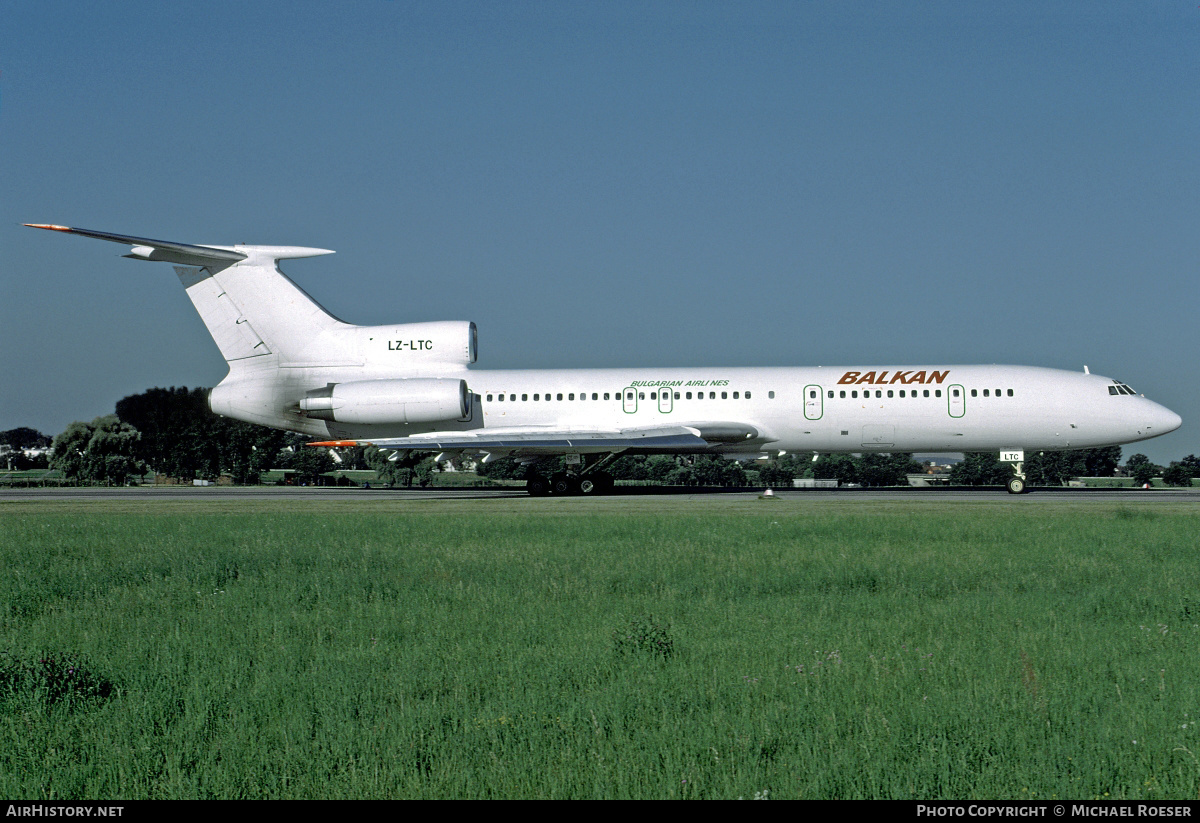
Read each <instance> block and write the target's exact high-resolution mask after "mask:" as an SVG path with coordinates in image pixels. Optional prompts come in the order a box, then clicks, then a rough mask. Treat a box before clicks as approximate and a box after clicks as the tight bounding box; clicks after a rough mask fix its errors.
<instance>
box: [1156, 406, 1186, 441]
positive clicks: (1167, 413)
mask: <svg viewBox="0 0 1200 823" xmlns="http://www.w3.org/2000/svg"><path fill="white" fill-rule="evenodd" d="M1159 408H1160V409H1161V410H1162V411H1161V414H1160V415H1159V416H1160V417H1162V422H1161V423H1159V424H1158V425H1157V426H1155V430H1156V431H1162V432H1163V434H1166V433H1167V432H1173V431H1175V430H1176V429H1177V428H1179V427H1180V426H1182V425H1183V418H1182V417H1180V416H1179V415H1177V414H1176V413H1175V412H1173V411H1171V410H1170V409H1168V408H1166V407H1165V406H1160V407H1159Z"/></svg>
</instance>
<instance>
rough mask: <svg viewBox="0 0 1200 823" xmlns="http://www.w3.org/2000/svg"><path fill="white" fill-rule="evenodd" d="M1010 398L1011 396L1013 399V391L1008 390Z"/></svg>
mask: <svg viewBox="0 0 1200 823" xmlns="http://www.w3.org/2000/svg"><path fill="white" fill-rule="evenodd" d="M1008 396H1009V397H1012V396H1013V393H1012V389H1009V390H1008Z"/></svg>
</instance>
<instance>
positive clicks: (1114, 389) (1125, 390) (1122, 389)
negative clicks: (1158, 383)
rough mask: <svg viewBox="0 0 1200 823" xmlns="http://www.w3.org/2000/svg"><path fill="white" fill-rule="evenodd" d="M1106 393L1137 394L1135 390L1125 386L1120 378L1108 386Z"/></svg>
mask: <svg viewBox="0 0 1200 823" xmlns="http://www.w3.org/2000/svg"><path fill="white" fill-rule="evenodd" d="M1108 393H1109V394H1129V395H1136V394H1137V392H1135V391H1134V390H1133V389H1131V388H1129V387H1128V386H1126V385H1125V384H1124V383H1122V382H1121V381H1120V380H1114V381H1113V385H1111V386H1109V387H1108Z"/></svg>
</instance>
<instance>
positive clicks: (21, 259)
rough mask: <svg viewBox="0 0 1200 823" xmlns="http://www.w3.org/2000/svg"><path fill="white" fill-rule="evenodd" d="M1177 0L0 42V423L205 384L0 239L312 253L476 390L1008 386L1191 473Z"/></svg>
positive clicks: (69, 271) (64, 255)
mask: <svg viewBox="0 0 1200 823" xmlns="http://www.w3.org/2000/svg"><path fill="white" fill-rule="evenodd" d="M1198 77H1200V8H1197V5H1196V2H1195V0H1192V2H1154V3H1144V2H1136V3H1135V2H1130V3H1105V2H1089V3H1054V2H1037V3H1021V2H1008V3H1001V4H979V3H959V2H955V3H937V2H926V3H921V4H898V3H886V2H877V3H876V2H870V3H860V2H836V3H834V2H828V3H825V2H822V3H806V2H786V3H771V2H758V3H741V2H739V3H706V2H667V3H656V2H637V3H622V2H605V3H582V2H581V3H570V2H545V3H521V2H513V3H472V2H431V3H423V2H399V1H398V0H397V1H389V0H363V2H354V3H338V4H334V3H306V2H288V3H273V2H272V3H266V2H264V3H254V2H240V3H225V2H204V3H188V2H179V3H158V2H154V3H149V2H147V3H142V2H123V3H118V4H82V3H77V2H73V3H59V2H26V0H15V1H14V0H10V2H8V3H6V4H5V6H4V9H3V12H2V25H0V278H2V280H0V282H3V285H4V292H3V299H2V300H0V341H2V345H3V354H4V357H2V358H0V363H2V365H0V385H2V386H3V389H2V390H0V429H7V428H13V427H15V426H32V427H34V428H38V429H41V430H42V431H45V432H47V433H49V434H55V433H57V432H59V431H61V430H62V429H63V428H65V427H66V425H67V424H68V423H69V422H71V421H72V420H76V419H84V420H87V419H91V418H92V417H95V416H97V415H101V414H106V413H111V411H112V409H113V406H114V404H115V402H116V401H117V400H119V399H120V398H121V397H124V396H126V395H129V394H134V393H137V392H140V391H143V390H145V389H147V388H150V387H152V386H172V385H174V386H180V385H186V386H211V385H214V384H215V383H216V382H217V381H218V380H220V379H221V377H222V376H223V375H224V373H225V365H224V362H223V361H222V360H221V358H220V356H219V354H218V352H217V349H216V347H215V346H214V345H213V343H212V342H211V340H210V339H209V338H208V335H207V333H206V332H205V330H204V327H203V325H202V324H201V323H200V321H199V319H198V318H197V317H196V316H195V314H194V313H193V311H192V308H191V304H190V302H189V301H188V300H187V299H186V297H185V296H184V294H183V293H182V290H181V288H180V286H179V283H178V281H177V279H176V278H175V276H174V273H173V272H172V271H171V267H170V266H168V265H161V264H159V265H150V264H145V263H138V262H134V261H130V260H124V259H122V258H120V256H119V255H120V254H121V253H122V252H123V251H124V249H123V247H121V246H117V245H113V244H107V243H100V242H97V241H92V240H85V239H81V238H73V237H66V236H60V235H52V234H49V233H45V232H36V231H34V230H32V229H27V228H23V227H21V224H22V223H26V222H51V223H62V224H66V225H74V226H82V227H85V228H91V229H100V230H107V231H114V232H119V233H128V234H133V235H140V236H144V237H156V238H163V239H169V240H177V241H181V242H192V243H222V244H226V243H237V242H247V243H269V244H287V245H307V246H318V247H323V248H330V249H335V250H337V254H336V255H335V256H332V257H324V258H318V259H314V260H301V261H293V262H291V263H290V264H289V265H287V266H286V267H285V268H286V270H287V271H288V273H289V275H291V276H292V277H293V278H294V279H295V280H297V281H298V282H299V283H300V284H301V285H302V286H303V287H304V288H305V289H306V290H307V291H308V292H309V293H310V294H312V295H313V296H314V297H316V298H317V299H318V300H319V301H320V302H322V303H323V304H324V305H325V306H326V307H327V308H328V309H329V310H330V311H332V312H333V313H334V314H336V315H338V316H339V317H341V318H343V319H345V320H348V321H351V322H358V323H384V322H409V321H420V320H442V319H461V320H474V321H475V322H476V323H478V324H479V328H480V352H481V356H480V362H479V366H480V367H483V368H543V367H545V368H551V367H574V366H581V367H586V366H651V365H665V366H672V365H678V366H685V365H688V366H690V365H698V366H699V365H714V366H721V365H728V366H734V365H747V366H750V365H857V364H870V363H888V364H893V363H900V364H908V363H913V364H956V363H1018V364H1028V365H1043V366H1053V367H1061V368H1066V369H1075V370H1080V369H1082V368H1083V366H1084V364H1087V365H1088V366H1090V368H1091V370H1092V371H1093V372H1095V373H1098V374H1104V375H1108V376H1111V377H1115V378H1119V379H1121V380H1123V381H1126V382H1128V383H1129V384H1130V385H1132V386H1133V387H1134V388H1135V389H1136V390H1138V391H1139V392H1144V393H1145V394H1146V395H1147V396H1149V397H1151V398H1153V399H1155V400H1158V401H1160V402H1162V403H1164V404H1165V405H1167V406H1168V407H1170V408H1171V409H1173V410H1175V411H1177V412H1178V413H1180V414H1181V415H1182V416H1183V418H1184V426H1183V428H1181V429H1180V430H1179V431H1177V432H1175V433H1174V434H1171V435H1168V436H1166V437H1163V438H1160V439H1158V440H1153V441H1149V442H1147V443H1142V444H1135V445H1133V446H1128V447H1126V449H1125V453H1126V455H1128V454H1132V453H1134V452H1137V451H1141V452H1144V453H1146V454H1148V455H1150V457H1151V458H1152V459H1155V460H1156V461H1159V462H1166V461H1168V460H1170V459H1178V458H1179V457H1182V456H1184V455H1186V454H1188V453H1200V434H1198V432H1200V388H1198V386H1197V383H1198V380H1200V369H1197V365H1196V361H1197V353H1198V352H1200V322H1198V307H1200V286H1198V285H1197V284H1198V279H1197V276H1196V270H1197V266H1198V265H1200V205H1198V198H1200V150H1198V147H1200V133H1198V132H1200V83H1198V81H1197V78H1198Z"/></svg>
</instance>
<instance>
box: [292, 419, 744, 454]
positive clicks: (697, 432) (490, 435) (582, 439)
mask: <svg viewBox="0 0 1200 823" xmlns="http://www.w3.org/2000/svg"><path fill="white" fill-rule="evenodd" d="M748 442H752V443H756V444H757V443H761V442H763V440H762V436H761V435H760V433H759V431H758V429H756V428H754V427H753V426H749V425H745V424H742V423H701V424H697V425H691V426H658V427H654V428H637V429H618V430H614V431H573V430H560V431H554V430H549V429H479V430H478V431H475V432H433V433H430V434H414V435H412V436H410V437H383V438H376V439H369V440H325V441H321V442H319V443H309V444H308V445H310V446H320V447H330V448H340V447H345V446H378V447H380V448H387V449H396V450H398V451H430V452H451V451H462V452H485V453H488V454H491V455H493V456H499V455H512V456H515V457H525V456H530V457H534V456H550V455H559V454H608V453H612V452H625V451H633V452H646V453H655V454H689V453H696V452H704V451H708V450H709V449H713V448H715V447H719V446H727V445H730V444H732V443H748Z"/></svg>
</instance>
